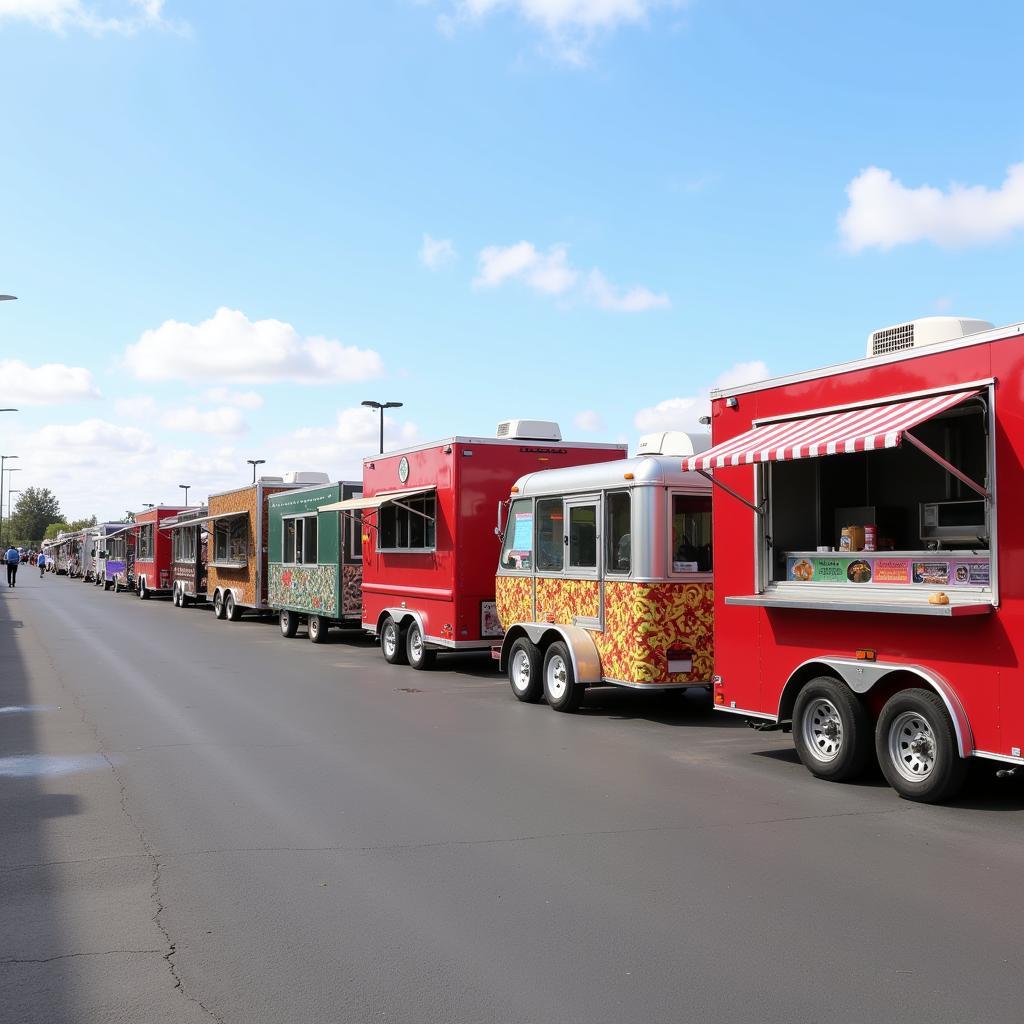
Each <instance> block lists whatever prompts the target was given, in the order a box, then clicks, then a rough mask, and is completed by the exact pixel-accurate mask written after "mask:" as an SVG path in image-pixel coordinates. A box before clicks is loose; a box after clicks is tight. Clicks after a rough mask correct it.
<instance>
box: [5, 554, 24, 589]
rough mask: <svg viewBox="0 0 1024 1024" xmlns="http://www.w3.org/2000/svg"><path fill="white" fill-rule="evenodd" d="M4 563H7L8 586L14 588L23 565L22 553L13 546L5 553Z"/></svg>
mask: <svg viewBox="0 0 1024 1024" xmlns="http://www.w3.org/2000/svg"><path fill="white" fill-rule="evenodd" d="M4 561H5V562H6V563H7V586H9V587H13V586H14V581H15V579H16V578H17V576H18V566H19V565H21V552H19V551H18V549H17V548H16V547H15V546H14V545H13V544H12V545H11V546H10V547H9V548H8V549H7V551H6V552H5V553H4Z"/></svg>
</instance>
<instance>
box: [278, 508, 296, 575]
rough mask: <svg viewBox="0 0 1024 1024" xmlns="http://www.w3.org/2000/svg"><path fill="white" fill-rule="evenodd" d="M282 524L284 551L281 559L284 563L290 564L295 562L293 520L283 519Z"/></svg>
mask: <svg viewBox="0 0 1024 1024" xmlns="http://www.w3.org/2000/svg"><path fill="white" fill-rule="evenodd" d="M283 525H284V553H283V555H282V558H281V561H282V562H284V563H285V564H286V565H292V564H293V563H294V562H295V520H294V519H285V520H283Z"/></svg>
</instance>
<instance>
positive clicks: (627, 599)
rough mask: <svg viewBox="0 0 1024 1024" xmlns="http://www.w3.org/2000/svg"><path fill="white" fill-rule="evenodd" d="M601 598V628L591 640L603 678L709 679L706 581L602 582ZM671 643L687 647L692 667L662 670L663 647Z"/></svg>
mask: <svg viewBox="0 0 1024 1024" xmlns="http://www.w3.org/2000/svg"><path fill="white" fill-rule="evenodd" d="M604 600H605V605H604V614H605V628H604V632H603V633H596V632H595V633H594V640H595V642H596V643H597V649H598V651H599V653H600V655H601V671H602V674H603V675H604V676H605V677H606V678H609V679H621V680H622V681H623V682H627V683H686V682H700V681H704V680H707V681H709V682H710V680H711V674H712V665H713V662H714V648H713V629H714V591H713V589H712V585H711V584H710V583H626V582H623V583H606V584H605V590H604ZM673 648H682V649H685V650H687V651H690V652H692V655H693V667H692V671H690V672H669V671H668V651H669V650H670V649H673Z"/></svg>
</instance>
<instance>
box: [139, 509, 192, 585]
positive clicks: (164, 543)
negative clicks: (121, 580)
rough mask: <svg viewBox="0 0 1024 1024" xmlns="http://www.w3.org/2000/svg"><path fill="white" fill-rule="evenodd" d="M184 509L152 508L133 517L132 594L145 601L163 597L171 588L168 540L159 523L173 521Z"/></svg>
mask: <svg viewBox="0 0 1024 1024" xmlns="http://www.w3.org/2000/svg"><path fill="white" fill-rule="evenodd" d="M184 508H185V506H184V505H154V506H153V507H152V508H148V509H146V510H145V511H144V512H137V513H136V515H135V592H136V593H137V594H138V595H139V597H141V598H142V599H143V600H145V599H146V598H147V597H149V596H150V595H151V594H163V595H167V594H170V593H171V590H172V588H173V586H174V571H173V569H174V566H173V564H172V561H171V537H170V534H169V533H168V532H167V530H165V529H163V527H162V525H161V524H162V523H164V522H165V521H166V520H170V519H174V518H175V516H177V515H178V513H179V512H181V511H183V510H184Z"/></svg>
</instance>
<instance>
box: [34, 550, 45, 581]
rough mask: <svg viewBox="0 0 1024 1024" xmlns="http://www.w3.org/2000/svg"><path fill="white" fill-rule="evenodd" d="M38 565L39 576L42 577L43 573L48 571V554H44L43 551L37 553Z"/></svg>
mask: <svg viewBox="0 0 1024 1024" xmlns="http://www.w3.org/2000/svg"><path fill="white" fill-rule="evenodd" d="M36 565H38V566H39V578H40V579H42V578H43V573H44V572H46V555H44V554H43V553H42V551H40V552H39V554H38V555H36Z"/></svg>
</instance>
